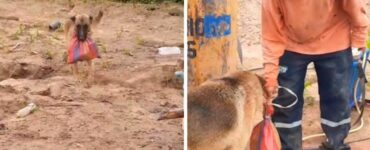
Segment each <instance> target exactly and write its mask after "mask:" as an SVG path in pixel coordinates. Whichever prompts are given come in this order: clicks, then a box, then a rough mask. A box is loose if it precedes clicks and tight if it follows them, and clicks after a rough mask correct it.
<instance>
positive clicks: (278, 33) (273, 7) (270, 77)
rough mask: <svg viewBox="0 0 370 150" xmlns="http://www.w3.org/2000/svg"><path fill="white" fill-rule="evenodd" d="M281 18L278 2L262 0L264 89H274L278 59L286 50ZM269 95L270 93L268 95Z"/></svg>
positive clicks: (275, 0) (277, 71)
mask: <svg viewBox="0 0 370 150" xmlns="http://www.w3.org/2000/svg"><path fill="white" fill-rule="evenodd" d="M283 28H284V23H283V16H282V14H281V12H280V9H279V5H278V0H262V46H263V60H264V64H263V66H264V72H265V75H264V78H265V80H266V84H265V88H267V90H269V89H273V88H276V87H277V85H278V83H277V77H278V73H279V58H280V57H281V56H282V55H283V53H284V51H285V49H286V38H285V35H284V33H283V32H284V31H283ZM270 94H271V93H270Z"/></svg>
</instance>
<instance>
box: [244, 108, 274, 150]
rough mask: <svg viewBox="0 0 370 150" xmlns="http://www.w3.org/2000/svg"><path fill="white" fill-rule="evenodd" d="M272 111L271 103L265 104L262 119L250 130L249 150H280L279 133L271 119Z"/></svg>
mask: <svg viewBox="0 0 370 150" xmlns="http://www.w3.org/2000/svg"><path fill="white" fill-rule="evenodd" d="M273 113H274V107H273V106H272V105H267V104H265V111H264V119H263V121H261V122H260V123H258V124H257V125H256V126H255V127H254V128H253V131H252V135H251V138H250V149H251V150H280V149H281V143H280V138H279V134H278V132H277V130H276V128H275V126H274V124H273V123H272V121H271V115H272V114H273Z"/></svg>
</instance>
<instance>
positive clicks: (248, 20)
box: [238, 0, 370, 150]
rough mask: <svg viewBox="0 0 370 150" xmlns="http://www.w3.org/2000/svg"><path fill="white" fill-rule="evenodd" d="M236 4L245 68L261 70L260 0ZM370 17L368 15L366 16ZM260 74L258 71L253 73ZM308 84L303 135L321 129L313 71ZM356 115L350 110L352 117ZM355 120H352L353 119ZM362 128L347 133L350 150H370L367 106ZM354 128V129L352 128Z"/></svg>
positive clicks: (311, 144)
mask: <svg viewBox="0 0 370 150" xmlns="http://www.w3.org/2000/svg"><path fill="white" fill-rule="evenodd" d="M238 2H239V6H240V8H239V14H240V15H239V21H238V25H239V37H240V41H241V43H242V48H243V58H244V59H243V61H244V64H243V66H244V68H245V69H247V70H248V69H255V68H261V67H262V49H261V43H260V38H261V35H260V34H261V30H260V29H261V24H260V22H261V15H260V14H261V11H260V8H261V2H260V1H259V0H238ZM366 2H367V11H368V12H370V2H369V1H366ZM368 16H369V17H370V13H368ZM256 72H257V73H261V71H260V70H257V71H256ZM367 75H368V76H370V69H369V68H367ZM306 79H307V83H310V84H311V85H310V86H308V87H307V88H306V90H305V94H304V96H305V107H304V116H303V118H304V119H303V134H304V136H308V135H312V134H316V133H320V132H322V130H321V126H320V113H319V112H320V110H319V95H318V92H317V91H318V88H317V80H316V75H315V71H314V70H310V71H309V72H308V74H307V77H306ZM367 89H368V90H367V94H366V95H367V97H368V98H369V97H370V86H369V85H368V86H367ZM355 117H357V113H356V112H355V111H353V118H355ZM353 120H354V119H353ZM364 123H365V125H364V127H363V128H362V129H361V130H360V131H359V132H356V133H353V134H350V135H349V137H348V138H347V140H346V142H349V143H350V145H351V147H352V149H353V150H367V149H369V147H370V106H368V107H366V110H365V114H364ZM355 127H357V126H355ZM324 140H325V138H324V137H320V138H314V139H310V140H307V141H304V149H306V150H309V149H315V148H317V147H318V146H319V145H320V143H321V142H323V141H324Z"/></svg>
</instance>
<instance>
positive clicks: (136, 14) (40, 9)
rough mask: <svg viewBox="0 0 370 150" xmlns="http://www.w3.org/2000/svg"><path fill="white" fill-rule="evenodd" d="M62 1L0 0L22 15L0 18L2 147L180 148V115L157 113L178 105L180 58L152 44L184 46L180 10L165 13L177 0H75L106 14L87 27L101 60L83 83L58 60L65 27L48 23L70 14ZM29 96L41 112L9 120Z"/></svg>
mask: <svg viewBox="0 0 370 150" xmlns="http://www.w3.org/2000/svg"><path fill="white" fill-rule="evenodd" d="M66 2H67V1H64V0H53V1H49V0H17V1H12V0H0V14H1V15H5V16H16V17H19V21H14V20H5V19H0V97H1V98H0V149H124V150H131V149H132V150H134V149H182V148H183V142H182V141H183V131H182V120H171V121H161V122H159V121H156V118H157V117H158V114H159V113H160V112H162V111H165V110H169V109H172V108H179V107H182V95H181V94H182V93H181V89H179V88H178V87H179V85H178V84H174V83H173V80H174V79H173V72H174V70H180V69H181V68H179V67H178V61H179V59H181V56H180V55H178V56H171V57H164V56H159V55H158V52H157V48H158V47H162V46H181V45H182V43H183V39H182V37H183V36H182V34H183V29H182V25H183V19H182V16H176V15H175V16H173V15H169V12H179V13H182V7H183V6H181V5H176V4H162V5H160V6H151V5H137V6H136V8H133V5H132V4H120V3H113V2H106V1H93V2H91V1H89V2H86V1H85V2H84V1H77V2H76V5H75V6H76V7H75V8H74V9H73V11H75V12H84V13H91V14H93V15H96V13H97V11H98V10H99V9H102V10H103V11H104V13H105V14H104V17H103V20H102V22H101V24H100V25H99V26H98V27H97V29H96V30H95V32H94V35H93V36H94V39H95V41H96V42H97V43H98V46H99V50H100V53H101V55H102V59H99V60H97V61H96V64H95V66H96V71H97V73H96V74H97V75H96V81H95V83H94V85H93V86H92V87H90V88H86V87H85V86H84V85H83V84H81V83H78V82H75V80H74V78H73V77H72V75H71V73H70V71H69V67H68V66H67V65H66V63H65V61H64V55H65V54H64V53H65V51H66V48H65V41H64V36H63V33H62V32H61V31H57V32H49V31H48V28H47V25H48V24H49V23H51V22H53V21H55V20H62V19H65V18H67V12H66V11H65V10H66V9H68V4H67V3H66ZM149 33H150V34H149ZM84 69H86V68H84ZM174 87H177V88H174ZM180 87H181V85H180ZM29 102H34V103H36V105H38V106H39V108H38V110H37V111H35V112H34V113H33V114H31V115H29V116H27V117H25V118H22V119H17V118H15V117H14V116H15V113H16V112H17V111H18V110H19V109H20V108H22V107H24V106H25V105H26V104H27V103H29Z"/></svg>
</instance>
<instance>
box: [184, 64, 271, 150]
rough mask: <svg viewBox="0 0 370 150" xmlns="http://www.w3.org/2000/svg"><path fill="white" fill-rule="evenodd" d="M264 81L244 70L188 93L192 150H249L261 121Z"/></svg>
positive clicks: (212, 81) (189, 137) (189, 133)
mask: <svg viewBox="0 0 370 150" xmlns="http://www.w3.org/2000/svg"><path fill="white" fill-rule="evenodd" d="M262 85H263V81H262V79H261V78H259V77H258V76H257V75H255V74H252V73H250V72H246V71H242V72H237V73H233V74H230V75H227V76H225V77H222V78H219V79H214V80H209V81H206V82H205V83H203V84H202V85H200V86H199V87H197V88H194V89H192V90H190V91H189V94H188V149H189V150H246V149H249V138H250V135H251V131H252V129H253V127H254V126H255V125H256V124H257V123H258V122H259V121H261V120H262V110H263V108H262V106H263V104H262V103H263V101H264V95H263V94H264V89H263V86H262Z"/></svg>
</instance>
